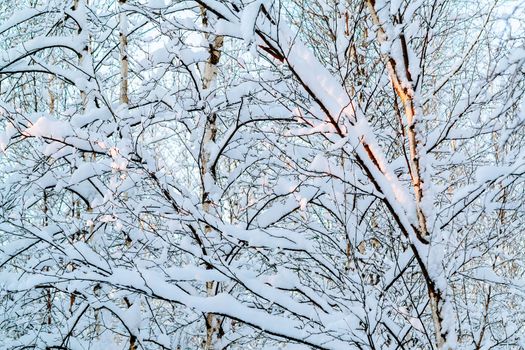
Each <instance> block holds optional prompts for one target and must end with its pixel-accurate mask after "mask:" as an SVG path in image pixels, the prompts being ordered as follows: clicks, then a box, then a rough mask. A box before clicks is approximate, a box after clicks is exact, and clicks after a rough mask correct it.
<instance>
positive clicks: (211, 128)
mask: <svg viewBox="0 0 525 350" xmlns="http://www.w3.org/2000/svg"><path fill="white" fill-rule="evenodd" d="M201 13H202V24H203V25H204V27H208V18H207V15H206V10H205V9H204V8H202V9H201ZM206 39H208V45H209V58H208V61H207V62H206V63H205V65H204V72H203V76H202V88H203V89H204V90H208V89H210V88H213V87H214V84H215V82H216V77H217V65H218V63H219V60H220V57H221V51H220V50H221V48H222V44H223V37H222V36H212V35H208V34H206ZM216 122H217V116H216V114H215V113H213V112H212V113H210V114H209V115H208V116H207V118H206V123H205V128H206V129H205V131H204V137H203V140H202V145H201V176H202V179H203V181H202V184H203V185H202V205H203V209H204V211H205V212H206V213H209V212H210V210H211V206H212V200H211V198H210V192H209V191H210V189H209V188H208V186H207V184H208V181H207V180H206V179H207V178H210V177H211V179H212V180H213V182H215V181H216V180H217V178H216V173H215V171H213V170H212V169H210V164H209V161H210V151H209V146H210V144H212V143H214V142H215V139H216V135H217V124H216ZM205 231H206V233H207V234H208V233H210V232H211V227H209V226H207V227H206V228H205ZM216 290H217V285H216V282H213V281H208V282H206V294H207V295H208V296H213V295H215V293H216ZM205 318H206V343H205V344H204V349H205V350H215V348H216V346H215V343H216V339H217V338H218V337H220V335H219V331H220V328H221V322H220V320H219V319H218V317H217V316H216V315H214V314H213V313H207V314H206V315H205Z"/></svg>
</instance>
